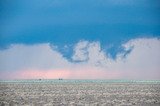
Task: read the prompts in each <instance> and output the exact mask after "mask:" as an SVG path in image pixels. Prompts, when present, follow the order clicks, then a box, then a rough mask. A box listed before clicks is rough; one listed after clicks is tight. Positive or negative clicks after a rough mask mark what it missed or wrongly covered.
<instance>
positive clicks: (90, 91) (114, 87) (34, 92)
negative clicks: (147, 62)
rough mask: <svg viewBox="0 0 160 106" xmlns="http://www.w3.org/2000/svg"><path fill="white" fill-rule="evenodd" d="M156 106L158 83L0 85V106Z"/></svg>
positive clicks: (159, 95)
mask: <svg viewBox="0 0 160 106" xmlns="http://www.w3.org/2000/svg"><path fill="white" fill-rule="evenodd" d="M131 105H135V106H160V83H144V82H141V83H136V82H94V81H93V82H92V81H88V82H70V81H68V82H64V81H62V82H61V81H59V82H53V83H52V82H47V83H44V82H43V81H42V82H41V81H38V82H32V81H30V82H3V81H1V82H0V106H131Z"/></svg>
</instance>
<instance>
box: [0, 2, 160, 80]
mask: <svg viewBox="0 0 160 106" xmlns="http://www.w3.org/2000/svg"><path fill="white" fill-rule="evenodd" d="M39 78H41V79H57V78H64V79H144V80H145V79H146V80H150V79H160V1H159V0H0V79H39Z"/></svg>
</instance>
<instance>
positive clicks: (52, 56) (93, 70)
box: [0, 38, 160, 79]
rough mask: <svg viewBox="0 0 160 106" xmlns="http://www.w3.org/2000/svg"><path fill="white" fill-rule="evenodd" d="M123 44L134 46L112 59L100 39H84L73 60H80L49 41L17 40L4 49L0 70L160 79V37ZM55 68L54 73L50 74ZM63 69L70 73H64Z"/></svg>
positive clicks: (0, 58) (77, 75) (76, 49)
mask: <svg viewBox="0 0 160 106" xmlns="http://www.w3.org/2000/svg"><path fill="white" fill-rule="evenodd" d="M122 47H124V50H125V51H128V50H130V49H132V50H131V52H130V53H129V54H128V55H127V56H126V57H124V54H126V52H123V53H119V54H117V57H116V59H111V58H110V57H109V56H107V53H105V52H104V51H103V49H102V48H101V46H100V42H89V41H80V42H78V43H77V44H76V45H75V48H74V54H73V56H72V59H73V61H80V62H70V61H68V60H67V59H66V58H65V57H63V55H62V54H61V53H59V52H58V51H57V50H56V49H55V46H50V45H49V44H38V45H22V44H14V45H12V46H11V47H10V48H9V49H6V50H1V51H0V73H1V75H4V73H7V74H9V73H10V72H12V73H14V72H23V71H24V72H25V73H27V72H28V71H27V70H36V71H34V72H32V73H37V72H38V71H37V70H40V71H41V73H40V74H39V76H43V74H45V72H46V76H50V77H54V78H55V75H56V73H57V75H60V76H62V77H65V78H103V79H104V78H114V79H115V78H123V79H125V78H127V79H160V40H159V39H158V38H138V39H132V40H130V41H128V42H127V43H124V44H122ZM58 70H59V71H58ZM65 70H66V71H65ZM29 72H30V71H29ZM52 72H53V73H54V75H50V74H51V73H52ZM61 72H63V73H65V72H66V73H65V74H64V75H63V73H61ZM47 73H48V74H47ZM7 74H6V75H7ZM23 75H24V74H23ZM28 75H30V74H28ZM32 75H33V74H31V76H32ZM1 77H2V76H1ZM50 77H49V78H50ZM45 78H47V77H45Z"/></svg>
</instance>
